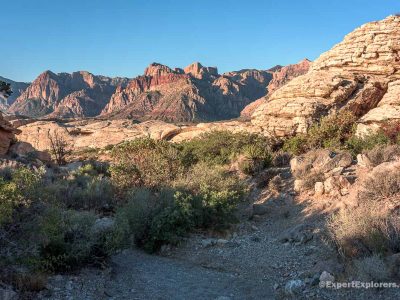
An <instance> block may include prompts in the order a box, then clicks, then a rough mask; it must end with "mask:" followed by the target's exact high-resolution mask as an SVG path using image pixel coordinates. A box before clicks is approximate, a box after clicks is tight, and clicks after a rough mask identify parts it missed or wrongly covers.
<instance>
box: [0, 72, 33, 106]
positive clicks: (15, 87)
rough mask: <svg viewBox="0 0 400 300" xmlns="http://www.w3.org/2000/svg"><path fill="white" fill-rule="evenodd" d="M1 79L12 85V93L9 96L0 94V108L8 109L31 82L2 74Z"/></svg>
mask: <svg viewBox="0 0 400 300" xmlns="http://www.w3.org/2000/svg"><path fill="white" fill-rule="evenodd" d="M0 81H3V82H5V83H9V84H10V86H11V90H12V94H11V96H9V97H4V96H3V95H1V94H0V109H1V110H2V111H6V110H7V109H8V107H9V106H10V105H11V104H13V103H14V102H15V100H16V99H17V98H18V97H19V96H20V95H21V94H22V93H23V92H24V91H25V90H26V89H27V88H28V86H29V83H26V82H17V81H13V80H11V79H8V78H4V77H1V76H0Z"/></svg>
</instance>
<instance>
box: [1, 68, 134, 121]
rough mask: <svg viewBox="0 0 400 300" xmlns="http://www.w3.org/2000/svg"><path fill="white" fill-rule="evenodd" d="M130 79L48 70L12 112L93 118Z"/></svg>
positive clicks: (12, 107)
mask: <svg viewBox="0 0 400 300" xmlns="http://www.w3.org/2000/svg"><path fill="white" fill-rule="evenodd" d="M127 81H128V79H126V78H109V77H103V76H95V75H93V74H91V73H89V72H84V71H81V72H74V73H72V74H68V73H59V74H55V73H53V72H51V71H45V72H43V73H42V74H40V75H39V77H37V78H36V79H35V80H34V81H33V82H32V84H31V85H30V86H29V87H28V88H27V89H26V90H25V91H24V92H23V93H22V94H21V95H20V96H19V97H18V98H17V99H16V100H15V102H14V103H13V105H11V107H10V108H9V110H8V112H10V113H13V114H18V115H26V116H31V117H41V116H45V115H49V114H50V115H51V116H52V117H64V118H65V117H90V116H96V115H98V114H99V113H100V112H101V111H102V109H103V108H104V107H105V105H106V104H107V103H108V101H109V99H110V97H111V95H112V94H113V93H114V92H115V90H116V88H117V86H119V85H122V86H123V85H125V84H126V83H127Z"/></svg>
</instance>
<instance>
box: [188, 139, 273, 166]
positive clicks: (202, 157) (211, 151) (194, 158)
mask: <svg viewBox="0 0 400 300" xmlns="http://www.w3.org/2000/svg"><path fill="white" fill-rule="evenodd" d="M250 145H251V147H252V148H253V149H256V150H255V151H257V154H262V155H266V153H267V152H268V150H269V149H270V148H271V145H270V141H269V140H268V139H267V138H265V137H262V136H260V135H257V134H249V133H242V132H240V133H232V132H229V131H211V132H207V133H204V134H202V135H200V136H199V137H197V138H194V139H192V140H190V141H186V142H183V143H182V144H181V147H182V152H183V156H184V157H185V159H186V163H187V165H194V164H196V163H198V162H206V163H209V164H219V165H223V164H227V163H229V162H230V161H231V159H232V158H234V157H235V156H237V155H239V154H240V153H242V152H243V151H244V150H245V148H246V147H249V146H250Z"/></svg>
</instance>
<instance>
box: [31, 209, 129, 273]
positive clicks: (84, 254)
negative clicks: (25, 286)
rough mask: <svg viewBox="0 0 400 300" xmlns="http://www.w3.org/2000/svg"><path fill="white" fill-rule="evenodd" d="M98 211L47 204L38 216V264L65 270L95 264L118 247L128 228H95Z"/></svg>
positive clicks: (45, 268) (57, 270)
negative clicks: (77, 209)
mask: <svg viewBox="0 0 400 300" xmlns="http://www.w3.org/2000/svg"><path fill="white" fill-rule="evenodd" d="M95 221H96V215H95V214H93V213H91V212H78V211H72V210H67V211H64V210H62V209H59V208H55V207H48V208H47V209H46V211H45V212H44V213H43V215H42V216H40V218H39V224H38V232H39V245H38V247H39V257H38V258H37V259H36V260H34V262H35V266H36V267H37V268H38V269H40V270H44V271H50V272H60V271H61V272H62V271H70V270H73V269H76V268H80V267H82V266H83V265H86V264H95V263H97V262H100V261H102V260H104V259H105V258H106V257H107V256H108V255H110V254H111V253H113V251H114V250H115V249H117V248H119V247H120V246H121V245H122V243H123V241H124V240H125V234H126V228H123V227H122V226H121V224H122V223H119V225H120V227H116V226H115V228H114V227H113V228H111V229H110V230H109V231H105V232H96V231H95V230H94V224H95Z"/></svg>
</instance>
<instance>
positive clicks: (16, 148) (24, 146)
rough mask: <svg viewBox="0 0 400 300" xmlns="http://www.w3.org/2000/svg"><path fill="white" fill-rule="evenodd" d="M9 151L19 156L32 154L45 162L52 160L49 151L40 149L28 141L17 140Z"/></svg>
mask: <svg viewBox="0 0 400 300" xmlns="http://www.w3.org/2000/svg"><path fill="white" fill-rule="evenodd" d="M9 153H10V154H12V155H18V156H22V157H24V156H32V157H33V158H37V159H39V160H40V161H42V162H44V163H50V162H51V155H50V153H49V152H47V151H38V150H36V149H35V148H33V146H32V145H31V144H29V143H27V142H16V143H15V144H13V145H12V146H11V147H10V149H9Z"/></svg>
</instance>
